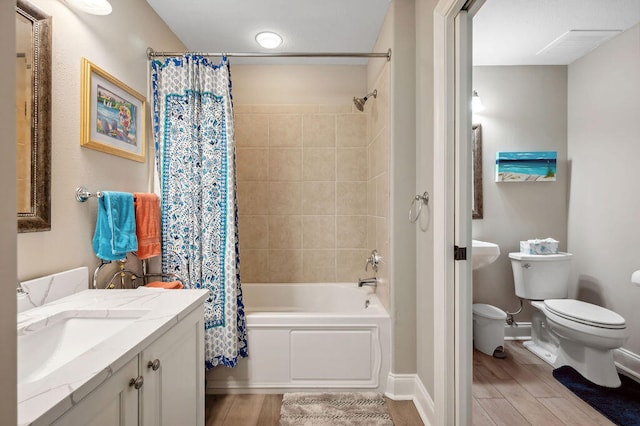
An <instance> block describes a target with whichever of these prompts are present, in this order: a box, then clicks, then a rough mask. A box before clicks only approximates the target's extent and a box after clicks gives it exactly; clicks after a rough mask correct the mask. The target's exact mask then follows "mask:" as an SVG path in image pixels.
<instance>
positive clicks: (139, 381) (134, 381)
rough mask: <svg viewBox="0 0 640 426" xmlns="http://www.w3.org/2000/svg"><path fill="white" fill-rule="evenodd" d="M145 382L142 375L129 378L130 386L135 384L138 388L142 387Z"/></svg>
mask: <svg viewBox="0 0 640 426" xmlns="http://www.w3.org/2000/svg"><path fill="white" fill-rule="evenodd" d="M143 384H144V379H143V378H142V376H138V377H136V378H135V379H131V380H129V386H133V387H134V388H136V389H140V388H141V387H142V385H143Z"/></svg>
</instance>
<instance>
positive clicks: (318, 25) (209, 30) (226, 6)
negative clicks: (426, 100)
mask: <svg viewBox="0 0 640 426" xmlns="http://www.w3.org/2000/svg"><path fill="white" fill-rule="evenodd" d="M147 2H148V3H149V4H150V5H151V7H152V8H153V9H154V10H155V11H156V12H157V13H158V15H160V17H161V18H162V19H163V20H164V21H165V22H166V23H167V24H168V25H169V27H170V28H171V29H172V30H173V32H174V33H175V34H176V35H177V36H178V38H180V40H182V42H183V43H184V44H185V45H186V46H187V48H188V49H189V50H192V51H199V52H226V53H229V52H262V51H268V49H264V48H262V47H260V46H259V45H258V44H257V43H256V42H255V35H256V34H257V33H259V32H260V31H274V32H276V33H278V34H280V35H281V36H282V38H283V39H284V42H283V44H282V46H280V47H279V48H277V49H274V50H273V51H281V52H371V51H372V49H373V46H374V44H375V42H376V38H377V36H378V33H379V32H380V27H381V26H382V22H383V20H384V16H385V14H386V13H387V8H388V6H389V2H390V0H321V1H317V0H180V1H177V0H147ZM151 47H153V48H154V49H155V50H158V51H161V50H162V46H151ZM277 61H278V62H277V63H284V62H288V63H292V62H297V63H299V62H308V61H301V60H290V59H278V60H277ZM234 62H235V63H238V62H245V63H246V62H267V60H265V59H251V60H246V59H245V60H243V61H239V60H238V59H235V60H234ZM318 62H319V61H318ZM322 62H325V63H326V62H327V61H326V60H325V61H322ZM344 62H349V61H344V60H343V61H337V60H333V61H332V63H344ZM352 62H353V61H352ZM362 62H363V61H359V63H362ZM365 63H366V61H365Z"/></svg>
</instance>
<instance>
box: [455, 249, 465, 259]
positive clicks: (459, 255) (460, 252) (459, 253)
mask: <svg viewBox="0 0 640 426" xmlns="http://www.w3.org/2000/svg"><path fill="white" fill-rule="evenodd" d="M453 259H454V260H467V248H466V247H458V246H453Z"/></svg>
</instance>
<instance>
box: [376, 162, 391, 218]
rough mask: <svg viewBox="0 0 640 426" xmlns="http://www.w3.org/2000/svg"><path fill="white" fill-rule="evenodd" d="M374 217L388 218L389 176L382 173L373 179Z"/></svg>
mask: <svg viewBox="0 0 640 426" xmlns="http://www.w3.org/2000/svg"><path fill="white" fill-rule="evenodd" d="M375 183H376V216H380V217H389V174H388V173H387V172H384V173H382V174H381V175H380V176H378V177H377V178H376V179H375Z"/></svg>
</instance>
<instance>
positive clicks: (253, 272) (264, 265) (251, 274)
mask: <svg viewBox="0 0 640 426" xmlns="http://www.w3.org/2000/svg"><path fill="white" fill-rule="evenodd" d="M268 271H269V251H268V250H240V280H241V282H243V283H267V282H269V275H268Z"/></svg>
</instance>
